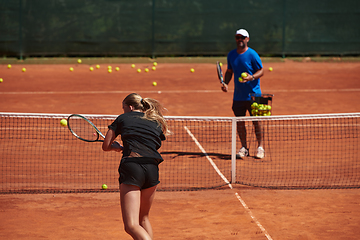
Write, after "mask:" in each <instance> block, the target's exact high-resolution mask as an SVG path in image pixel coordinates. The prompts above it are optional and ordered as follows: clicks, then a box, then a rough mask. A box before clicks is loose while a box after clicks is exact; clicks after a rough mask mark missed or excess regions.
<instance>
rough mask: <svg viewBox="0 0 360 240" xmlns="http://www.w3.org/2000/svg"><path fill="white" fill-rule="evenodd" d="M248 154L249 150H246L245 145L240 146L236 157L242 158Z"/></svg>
mask: <svg viewBox="0 0 360 240" xmlns="http://www.w3.org/2000/svg"><path fill="white" fill-rule="evenodd" d="M247 156H249V150H247V149H246V148H245V147H242V148H240V150H239V152H238V153H237V154H236V157H237V158H244V157H247Z"/></svg>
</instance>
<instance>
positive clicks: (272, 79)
mask: <svg viewBox="0 0 360 240" xmlns="http://www.w3.org/2000/svg"><path fill="white" fill-rule="evenodd" d="M111 65H112V68H113V72H112V73H108V72H107V66H108V64H102V65H101V67H100V69H96V70H94V71H93V72H90V71H89V65H85V64H73V65H27V64H21V65H13V66H12V68H11V69H8V68H7V66H6V65H0V78H3V83H1V84H0V89H1V90H0V100H1V102H2V104H1V107H0V112H32V113H66V114H69V113H93V114H114V115H116V114H120V113H122V109H121V101H122V99H123V98H124V97H125V96H126V95H127V94H129V93H131V92H138V93H139V94H141V95H142V96H143V97H152V98H156V99H158V100H159V101H161V102H162V103H163V104H164V106H165V107H166V108H167V109H168V113H167V115H172V116H180V115H186V116H232V111H231V102H232V89H233V88H232V84H230V86H231V88H230V92H229V93H223V92H221V90H220V84H219V83H218V80H217V77H216V70H215V64H199V63H197V64H194V63H193V64H184V63H183V64H166V63H159V65H158V66H157V69H156V71H152V70H150V72H148V73H145V71H144V68H145V67H147V66H148V67H151V63H148V64H136V65H137V66H136V67H135V69H133V68H131V66H130V65H131V64H130V63H129V64H111ZM117 66H118V67H120V70H119V71H116V70H115V67H117ZM270 66H271V67H273V69H274V71H273V72H269V71H268V70H267V69H268V68H269V67H270ZM23 67H25V68H26V72H22V71H21V69H22V68H23ZM69 67H74V69H75V70H74V71H73V72H70V71H69ZM137 68H141V69H142V72H141V73H137V72H136V69H137ZM190 68H194V69H195V72H194V73H191V72H190ZM223 68H224V69H225V66H224V67H223ZM264 68H265V70H266V71H265V76H263V77H262V80H261V86H262V90H263V93H272V94H274V95H275V96H274V100H273V104H272V105H273V114H274V115H288V114H318V113H347V112H360V105H359V104H358V102H359V101H360V95H359V93H360V79H359V75H360V63H344V62H337V63H314V62H291V61H286V62H283V63H280V62H279V63H264ZM154 81H156V82H157V86H156V87H154V86H153V85H152V82H154ZM160 174H161V173H160ZM236 193H238V194H239V195H240V197H241V200H243V202H241V201H240V200H239V199H238V198H237V197H236ZM359 197H360V191H359V189H347V190H289V191H288V190H256V189H249V188H245V187H240V186H236V187H235V189H232V190H231V189H229V188H227V187H226V188H223V189H221V190H208V191H198V192H158V193H157V195H156V198H155V201H154V205H153V208H152V218H151V221H152V224H153V228H154V233H155V239H358V235H359V234H360V230H359V229H360V228H359V226H360V205H359V201H358V199H359ZM242 203H245V204H246V205H245V207H244V205H243V204H242ZM0 219H1V220H0V238H1V239H131V238H130V237H129V236H128V235H127V234H126V233H125V232H124V230H123V229H122V220H121V214H120V206H119V196H118V194H117V193H114V194H113V193H108V194H100V193H99V194H56V195H53V194H43V195H27V194H24V195H0Z"/></svg>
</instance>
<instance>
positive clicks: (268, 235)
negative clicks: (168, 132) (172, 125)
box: [184, 126, 273, 240]
mask: <svg viewBox="0 0 360 240" xmlns="http://www.w3.org/2000/svg"><path fill="white" fill-rule="evenodd" d="M184 128H185V130H186V132H187V133H188V134H189V135H190V137H191V138H192V140H193V141H194V142H195V143H196V145H197V146H198V148H199V149H200V150H201V151H202V152H203V153H204V155H205V156H206V158H207V159H208V161H209V162H210V164H211V166H213V168H214V169H215V171H216V172H217V173H218V174H219V176H220V177H221V178H222V179H223V180H224V182H225V183H226V184H227V185H228V186H229V188H230V189H233V187H232V185H231V183H230V182H229V181H228V180H227V178H226V177H225V176H224V174H222V172H221V171H220V170H219V168H218V167H217V166H216V164H215V163H214V161H213V160H212V159H211V158H210V157H209V155H208V154H207V153H206V151H205V149H204V148H203V147H202V146H201V144H200V143H199V141H198V140H197V139H196V138H195V136H194V135H193V134H192V133H191V131H190V130H189V129H188V128H187V127H186V126H184ZM235 196H236V198H237V199H238V200H239V201H240V203H241V205H242V206H243V207H244V208H245V210H246V211H247V213H248V214H249V215H250V217H251V218H252V220H253V221H254V222H255V223H256V225H257V226H258V227H259V228H260V230H261V231H262V232H263V233H264V235H265V237H266V238H267V239H268V240H273V239H272V237H271V236H270V234H269V233H268V232H267V231H266V229H265V228H264V227H263V226H262V225H261V223H260V222H259V221H258V220H257V219H256V217H255V216H254V214H253V213H252V212H251V210H250V209H249V207H248V206H247V204H246V203H245V201H244V200H243V199H242V198H241V197H240V195H239V194H238V193H237V192H235Z"/></svg>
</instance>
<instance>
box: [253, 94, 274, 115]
mask: <svg viewBox="0 0 360 240" xmlns="http://www.w3.org/2000/svg"><path fill="white" fill-rule="evenodd" d="M250 97H251V101H252V104H251V114H252V115H253V116H271V114H272V99H273V97H274V95H273V94H256V93H253V94H250Z"/></svg>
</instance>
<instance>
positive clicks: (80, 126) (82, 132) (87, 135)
mask: <svg viewBox="0 0 360 240" xmlns="http://www.w3.org/2000/svg"><path fill="white" fill-rule="evenodd" d="M69 124H70V128H71V130H72V131H73V132H74V133H75V134H76V135H77V136H78V137H80V138H82V139H85V140H88V141H96V140H97V139H99V134H98V132H97V131H96V130H95V129H94V128H93V126H92V125H91V124H89V123H88V122H87V121H86V120H84V119H82V118H76V117H72V118H71V120H70V121H69Z"/></svg>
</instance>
